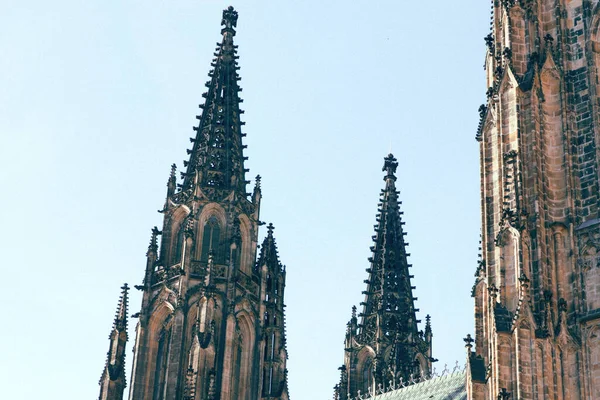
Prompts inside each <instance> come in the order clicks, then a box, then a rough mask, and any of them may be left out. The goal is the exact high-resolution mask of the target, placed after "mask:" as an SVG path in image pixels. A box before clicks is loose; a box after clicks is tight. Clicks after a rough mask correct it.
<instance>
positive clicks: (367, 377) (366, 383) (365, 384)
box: [361, 357, 373, 394]
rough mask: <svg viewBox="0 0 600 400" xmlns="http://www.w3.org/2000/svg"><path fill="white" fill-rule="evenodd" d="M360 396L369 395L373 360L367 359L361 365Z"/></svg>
mask: <svg viewBox="0 0 600 400" xmlns="http://www.w3.org/2000/svg"><path fill="white" fill-rule="evenodd" d="M361 378H362V385H361V386H362V387H361V392H362V394H366V393H369V389H371V384H372V382H373V360H372V359H371V358H370V357H369V358H367V359H366V360H365V363H364V364H363V370H362V377H361Z"/></svg>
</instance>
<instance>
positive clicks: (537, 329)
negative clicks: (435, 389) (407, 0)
mask: <svg viewBox="0 0 600 400" xmlns="http://www.w3.org/2000/svg"><path fill="white" fill-rule="evenodd" d="M599 23H600V5H599V4H598V1H586V0H537V1H536V0H522V1H515V0H495V1H494V2H493V3H492V32H491V33H490V35H489V36H488V37H486V43H487V55H486V62H485V68H486V73H487V86H488V91H487V104H485V105H482V106H481V108H480V115H481V121H480V126H479V130H478V133H477V140H478V141H479V142H480V152H481V156H480V160H481V207H482V244H481V247H482V257H481V260H480V263H479V267H478V269H477V274H476V276H477V279H476V282H475V285H474V287H473V297H474V298H475V330H476V331H475V340H474V343H475V348H474V349H473V340H472V339H471V338H470V336H469V337H467V339H465V341H466V343H467V349H468V364H469V368H468V370H467V375H468V385H467V386H468V387H467V389H468V393H469V398H470V399H477V400H479V399H487V400H495V399H509V398H510V399H550V398H551V399H590V400H591V399H600V258H599V257H598V249H599V248H600V219H599V217H600V215H599V212H598V210H599V201H600V193H599V185H600V182H599V176H598V166H599V163H600V149H599V145H600V139H599V138H600V130H599V129H600V125H599V123H600V121H599V118H600V117H599V115H600V114H599V111H600V101H599V97H598V92H599V90H600V75H599V72H600V31H599V30H598V28H599Z"/></svg>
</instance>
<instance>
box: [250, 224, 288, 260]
mask: <svg viewBox="0 0 600 400" xmlns="http://www.w3.org/2000/svg"><path fill="white" fill-rule="evenodd" d="M274 229H275V227H274V226H273V224H272V223H270V224H269V225H268V226H267V236H266V237H265V240H264V241H263V244H262V246H260V255H259V256H258V261H257V262H256V264H257V266H258V267H260V266H262V265H264V264H267V265H268V266H269V267H274V266H277V267H279V269H282V268H283V267H282V266H281V263H280V262H279V252H278V251H277V244H276V243H275V237H274V236H273V230H274Z"/></svg>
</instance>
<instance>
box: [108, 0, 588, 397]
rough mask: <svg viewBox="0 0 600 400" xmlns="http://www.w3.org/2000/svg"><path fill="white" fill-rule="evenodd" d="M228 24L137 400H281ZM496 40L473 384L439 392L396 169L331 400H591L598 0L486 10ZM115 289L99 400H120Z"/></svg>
mask: <svg viewBox="0 0 600 400" xmlns="http://www.w3.org/2000/svg"><path fill="white" fill-rule="evenodd" d="M236 23H237V12H236V11H234V10H233V8H232V7H230V8H229V9H227V10H225V11H224V12H223V19H222V25H223V29H222V31H221V33H222V35H223V39H222V42H221V43H220V44H219V45H218V47H217V48H216V52H215V57H216V58H215V59H214V61H213V63H212V68H213V69H212V70H211V71H210V72H209V77H210V80H209V81H208V82H207V88H208V91H207V92H206V93H205V94H204V95H203V96H204V97H205V99H206V100H205V103H204V104H203V105H201V106H200V107H201V108H202V113H201V115H200V116H198V117H197V118H198V119H199V124H198V126H197V127H196V128H194V129H195V130H196V132H197V133H196V136H195V138H192V139H191V141H192V149H191V150H188V153H189V160H188V161H186V162H185V163H184V167H185V172H184V173H182V174H181V176H182V179H181V184H180V185H178V184H177V178H176V169H175V166H173V167H172V170H171V175H170V177H169V180H168V184H167V198H166V201H165V205H164V207H163V209H162V210H161V213H163V215H164V222H163V227H162V229H161V230H159V229H158V228H154V229H153V230H152V238H151V241H150V246H149V248H148V252H147V264H146V272H145V277H144V281H143V285H139V286H135V288H136V289H138V290H141V291H142V292H143V299H142V307H141V311H140V312H139V313H137V314H134V315H133V317H136V318H138V319H139V320H138V324H137V328H136V339H135V346H134V359H133V367H132V368H133V371H132V374H131V382H130V388H129V399H130V400H146V399H148V400H167V399H168V400H172V399H177V400H180V399H183V400H235V399H242V400H257V399H270V400H288V399H289V395H288V388H287V369H286V360H287V351H286V344H285V315H284V289H285V276H286V273H285V267H284V266H283V265H282V264H281V262H280V261H279V256H278V254H277V246H276V244H275V239H274V237H273V226H272V225H269V226H268V228H267V235H266V238H265V239H264V242H263V243H262V245H261V246H260V252H258V248H259V246H258V243H257V242H258V229H259V226H261V225H262V224H263V223H262V222H261V221H260V219H259V210H260V201H261V188H260V177H257V178H256V182H255V187H254V190H253V192H252V193H246V185H248V184H249V181H247V180H246V178H245V174H246V172H247V170H246V169H244V160H245V157H244V155H243V149H244V147H245V146H244V145H243V144H242V138H243V136H244V134H243V133H242V131H241V128H242V126H243V125H244V123H243V122H241V120H240V115H241V114H242V113H243V111H242V110H241V109H240V108H239V105H240V103H241V99H240V98H239V92H240V91H241V89H240V87H239V86H238V81H239V80H240V78H239V76H238V74H237V70H238V67H237V58H238V56H237V54H236V53H237V52H236V48H237V46H235V45H234V44H233V38H234V36H235V29H234V28H235V27H236ZM491 25H492V31H491V33H490V34H489V35H488V36H487V37H486V38H485V41H486V44H487V54H486V61H485V70H486V76H487V87H488V89H487V103H486V104H484V105H482V106H481V107H480V109H479V113H480V122H479V127H478V131H477V135H476V139H477V141H478V142H479V145H480V165H481V212H482V232H481V258H480V260H479V263H478V268H477V272H476V281H475V285H474V286H473V290H472V296H473V297H474V299H475V337H474V338H472V337H471V335H467V337H466V338H465V343H466V348H467V365H466V368H465V370H464V371H458V370H455V371H454V372H453V373H450V374H447V375H446V376H443V377H436V376H432V372H433V371H432V362H434V361H435V359H434V358H433V356H432V336H433V335H432V330H431V323H430V318H429V316H427V318H426V324H425V329H424V330H423V331H421V330H419V329H418V323H419V322H420V321H418V320H417V316H416V313H417V312H418V310H417V309H416V308H415V304H414V301H415V299H414V298H413V294H412V290H413V289H414V287H412V286H411V278H412V275H411V274H410V269H409V268H410V267H411V266H410V264H409V263H408V260H407V257H408V253H407V252H406V246H407V244H406V242H405V240H404V236H405V234H406V233H405V231H404V229H403V225H404V223H403V222H402V217H401V216H402V211H400V202H399V201H398V194H399V193H398V191H397V189H396V179H397V178H396V167H397V161H396V159H395V158H394V157H393V156H392V155H391V154H390V155H389V156H387V157H386V158H385V160H384V167H383V171H384V182H385V186H384V189H383V190H382V193H381V200H380V204H379V206H378V216H377V220H376V225H375V235H374V236H373V240H374V245H373V246H372V247H371V250H372V257H371V258H370V259H369V263H370V265H369V268H368V269H367V274H368V279H367V280H366V281H365V283H366V290H365V291H364V292H363V294H364V296H365V300H364V302H363V303H361V308H362V309H361V312H360V313H359V314H358V315H357V309H356V307H353V309H352V317H351V319H350V321H349V322H348V325H347V327H346V336H345V348H344V350H345V351H344V363H343V365H342V366H341V367H340V375H341V376H340V382H339V384H338V385H336V387H335V399H336V400H352V399H367V398H368V399H371V398H372V399H373V400H379V399H381V400H383V399H384V398H385V399H388V400H394V399H396V400H401V399H461V400H462V399H467V398H468V399H472V400H508V399H519V400H521V399H522V400H527V399H537V400H542V399H554V400H563V399H564V400H566V399H572V400H595V399H600V251H599V250H600V212H599V210H600V179H599V170H598V167H599V165H600V147H599V146H600V1H599V0H493V1H492V24H491ZM257 253H259V254H257ZM122 289H123V292H122V295H121V298H120V300H119V304H118V307H117V314H116V316H115V321H114V324H113V329H112V332H111V334H110V337H109V339H110V347H109V351H108V357H107V361H106V365H105V368H104V371H103V374H102V377H101V379H100V400H122V399H123V398H124V397H123V396H124V391H125V387H126V379H125V373H126V372H125V365H124V364H125V363H124V361H125V344H126V342H127V339H128V336H127V307H128V290H129V287H128V286H127V285H125V286H123V288H122ZM424 381H425V382H424Z"/></svg>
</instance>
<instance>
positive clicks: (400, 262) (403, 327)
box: [338, 154, 432, 399]
mask: <svg viewBox="0 0 600 400" xmlns="http://www.w3.org/2000/svg"><path fill="white" fill-rule="evenodd" d="M397 166H398V163H397V161H396V159H395V158H394V156H393V155H391V154H390V155H388V156H387V157H386V158H385V163H384V166H383V171H385V177H384V181H385V188H384V189H383V190H382V192H381V200H380V204H379V208H378V212H379V213H378V214H377V224H376V225H375V235H374V236H373V241H374V246H372V247H371V250H372V252H373V255H372V257H370V258H369V262H370V266H369V268H368V269H367V273H368V274H369V278H368V279H367V280H366V281H365V283H366V284H367V290H365V291H364V292H363V294H364V295H365V301H364V302H363V303H361V305H362V307H363V310H362V313H360V314H359V316H358V317H359V318H360V323H359V324H357V318H356V308H353V310H352V318H351V320H350V322H349V323H348V328H347V333H346V357H345V361H344V367H343V368H342V378H341V383H340V385H339V386H338V388H339V389H338V391H339V393H338V396H339V398H340V399H347V398H348V396H350V397H353V396H356V395H358V391H361V393H362V394H365V393H367V392H369V391H370V392H371V393H374V391H375V390H376V389H379V388H380V387H381V388H383V389H385V388H387V387H388V386H389V385H395V382H399V381H400V379H402V380H403V381H405V382H408V381H409V380H410V379H411V377H412V378H413V379H414V378H417V377H419V376H420V375H422V374H423V375H429V374H430V370H431V361H432V359H431V337H432V334H431V325H430V324H429V323H428V325H427V334H426V335H425V336H423V333H422V332H419V330H418V327H417V324H418V322H419V321H418V320H417V318H416V312H417V311H418V310H417V309H416V308H415V306H414V301H415V300H416V299H415V298H414V297H413V294H412V289H414V287H413V286H411V283H410V280H411V278H412V276H411V275H410V273H409V267H410V266H411V265H410V264H408V259H407V257H408V255H409V254H408V253H407V252H406V247H407V246H408V244H407V243H406V242H405V241H404V235H405V233H404V231H403V229H402V226H403V225H404V222H402V218H401V215H402V212H401V211H400V202H399V201H398V191H397V190H396V175H395V173H396V168H397ZM428 322H429V320H428Z"/></svg>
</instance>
